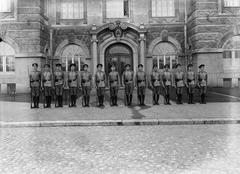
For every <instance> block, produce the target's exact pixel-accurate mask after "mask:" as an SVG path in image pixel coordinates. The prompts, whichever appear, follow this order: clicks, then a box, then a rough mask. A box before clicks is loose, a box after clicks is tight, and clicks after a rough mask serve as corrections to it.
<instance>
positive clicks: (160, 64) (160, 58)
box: [159, 56, 164, 69]
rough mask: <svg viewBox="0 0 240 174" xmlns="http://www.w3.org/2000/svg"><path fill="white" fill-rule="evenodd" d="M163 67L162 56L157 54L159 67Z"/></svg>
mask: <svg viewBox="0 0 240 174" xmlns="http://www.w3.org/2000/svg"><path fill="white" fill-rule="evenodd" d="M163 68H164V58H163V56H159V69H163Z"/></svg>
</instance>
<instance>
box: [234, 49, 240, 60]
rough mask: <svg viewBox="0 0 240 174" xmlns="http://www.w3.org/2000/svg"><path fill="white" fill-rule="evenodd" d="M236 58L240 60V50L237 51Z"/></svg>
mask: <svg viewBox="0 0 240 174" xmlns="http://www.w3.org/2000/svg"><path fill="white" fill-rule="evenodd" d="M235 58H236V59H240V50H236V51H235Z"/></svg>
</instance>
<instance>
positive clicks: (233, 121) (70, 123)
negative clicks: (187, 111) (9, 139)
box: [0, 119, 240, 128]
mask: <svg viewBox="0 0 240 174" xmlns="http://www.w3.org/2000/svg"><path fill="white" fill-rule="evenodd" d="M202 124H240V119H145V120H138V119H136V120H76V121H30V122H3V121H0V128H17V127H69V126H150V125H151V126H153V125H202Z"/></svg>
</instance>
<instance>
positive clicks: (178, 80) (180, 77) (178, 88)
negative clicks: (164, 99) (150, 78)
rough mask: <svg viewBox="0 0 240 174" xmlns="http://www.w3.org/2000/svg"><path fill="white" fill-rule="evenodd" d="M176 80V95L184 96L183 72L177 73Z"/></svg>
mask: <svg viewBox="0 0 240 174" xmlns="http://www.w3.org/2000/svg"><path fill="white" fill-rule="evenodd" d="M174 80H175V85H176V93H177V94H182V93H183V87H184V73H183V72H182V71H176V72H175V74H174Z"/></svg>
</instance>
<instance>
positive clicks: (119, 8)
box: [106, 0, 124, 18]
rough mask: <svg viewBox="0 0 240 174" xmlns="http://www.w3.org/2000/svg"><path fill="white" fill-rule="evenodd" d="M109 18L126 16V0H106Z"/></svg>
mask: <svg viewBox="0 0 240 174" xmlns="http://www.w3.org/2000/svg"><path fill="white" fill-rule="evenodd" d="M106 3H107V4H106V13H107V18H122V17H124V0H106Z"/></svg>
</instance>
